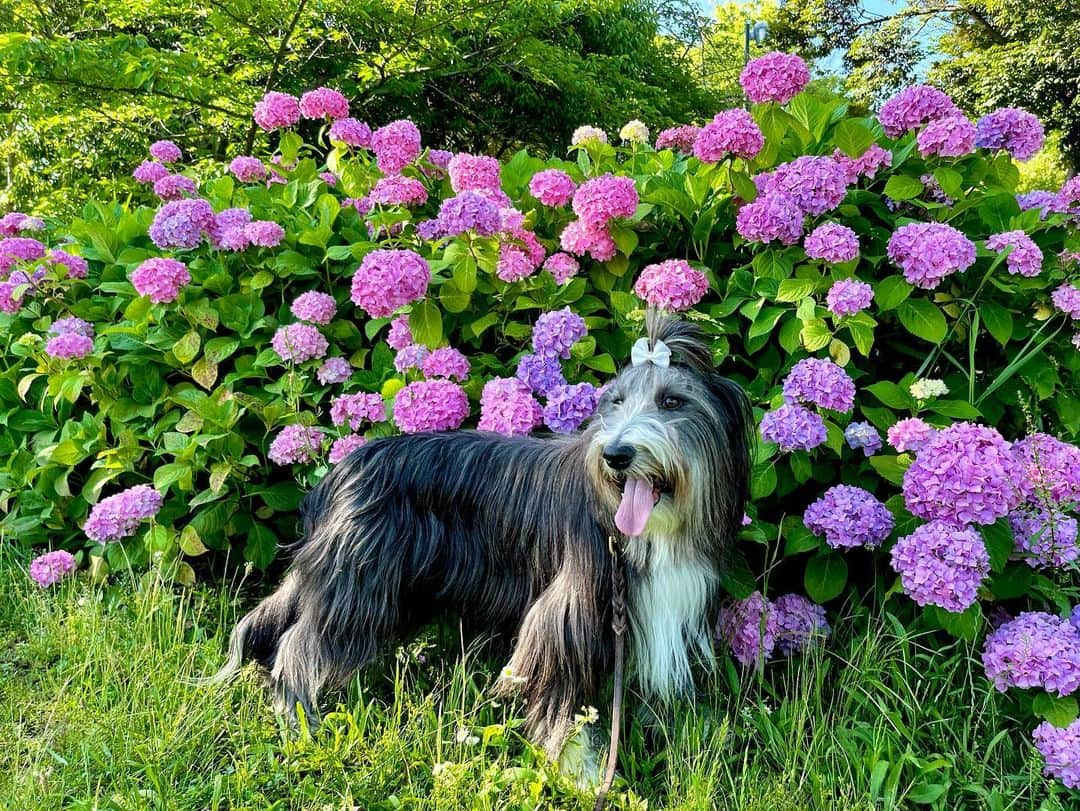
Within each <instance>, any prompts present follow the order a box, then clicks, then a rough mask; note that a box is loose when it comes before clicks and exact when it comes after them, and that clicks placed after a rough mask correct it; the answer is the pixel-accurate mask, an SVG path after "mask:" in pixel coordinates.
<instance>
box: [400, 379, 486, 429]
mask: <svg viewBox="0 0 1080 811" xmlns="http://www.w3.org/2000/svg"><path fill="white" fill-rule="evenodd" d="M468 416H469V398H468V397H466V396H465V390H464V389H462V388H461V386H459V385H457V384H456V383H451V382H450V381H449V380H425V381H421V382H419V383H410V384H409V385H408V386H406V387H405V388H403V389H402V390H401V391H399V392H398V393H397V396H396V397H395V398H394V422H396V423H397V426H398V428H400V429H401V430H402V431H404V432H405V433H406V434H415V433H419V432H421V431H452V430H454V429H455V428H460V427H461V423H463V422H465V418H466V417H468Z"/></svg>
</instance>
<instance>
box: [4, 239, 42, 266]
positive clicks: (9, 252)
mask: <svg viewBox="0 0 1080 811" xmlns="http://www.w3.org/2000/svg"><path fill="white" fill-rule="evenodd" d="M44 258H45V245H44V244H43V243H41V242H39V241H38V240H36V239H32V238H30V237H6V238H4V239H0V273H6V272H7V271H9V270H10V269H11V268H12V267H14V266H15V265H16V264H18V263H19V262H34V261H36V260H38V259H44Z"/></svg>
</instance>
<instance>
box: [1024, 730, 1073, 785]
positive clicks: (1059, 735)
mask: <svg viewBox="0 0 1080 811" xmlns="http://www.w3.org/2000/svg"><path fill="white" fill-rule="evenodd" d="M1031 737H1032V738H1033V739H1034V741H1035V748H1036V749H1038V750H1039V754H1041V755H1042V756H1043V758H1044V759H1045V760H1046V765H1045V766H1044V767H1043V774H1045V775H1046V776H1047V777H1056V778H1057V779H1058V780H1060V781H1061V782H1062V783H1063V784H1064V785H1065V786H1066V787H1068V788H1074V789H1080V719H1078V720H1076V721H1073V722H1072V723H1071V724H1069V725H1068V726H1067V727H1064V728H1058V727H1056V726H1054V725H1053V724H1051V723H1050V722H1049V721H1043V722H1042V723H1041V724H1039V725H1038V726H1037V727H1035V730H1034V731H1033V732H1032V733H1031Z"/></svg>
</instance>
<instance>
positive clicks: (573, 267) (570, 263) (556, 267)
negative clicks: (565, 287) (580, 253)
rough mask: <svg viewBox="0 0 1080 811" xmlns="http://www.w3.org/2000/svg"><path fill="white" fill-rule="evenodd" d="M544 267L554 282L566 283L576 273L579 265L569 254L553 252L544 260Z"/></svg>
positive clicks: (579, 267)
mask: <svg viewBox="0 0 1080 811" xmlns="http://www.w3.org/2000/svg"><path fill="white" fill-rule="evenodd" d="M544 269H545V270H547V271H548V272H549V273H550V274H551V276H552V278H553V279H555V283H556V284H566V283H567V282H568V281H570V279H572V278H573V277H574V276H576V275H577V272H578V270H580V269H581V265H579V264H578V261H577V260H576V259H575V258H574V257H572V256H571V255H570V254H568V253H561V252H560V253H553V254H552V255H551V256H549V257H548V258H547V260H546V261H545V262H544Z"/></svg>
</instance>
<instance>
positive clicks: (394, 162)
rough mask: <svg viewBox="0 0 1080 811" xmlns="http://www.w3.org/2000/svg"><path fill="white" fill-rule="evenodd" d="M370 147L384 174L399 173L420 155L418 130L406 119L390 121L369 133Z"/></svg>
mask: <svg viewBox="0 0 1080 811" xmlns="http://www.w3.org/2000/svg"><path fill="white" fill-rule="evenodd" d="M371 148H372V150H374V152H375V161H376V163H378V165H379V169H380V170H382V172H383V173H384V174H388V175H396V174H399V173H400V172H401V170H402V169H404V168H405V167H406V166H408V165H409V164H410V163H412V162H413V161H414V160H416V159H417V158H418V157H420V130H419V129H417V127H416V125H415V124H414V123H413V122H411V121H409V120H408V119H401V120H399V121H392V122H390V123H389V124H387V125H386V126H385V127H379V128H378V129H377V130H375V132H373V133H372V134H371Z"/></svg>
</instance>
